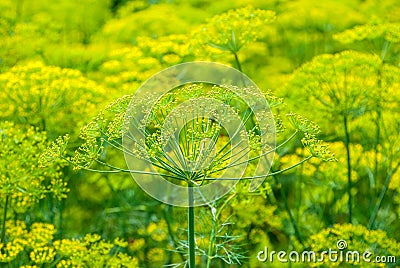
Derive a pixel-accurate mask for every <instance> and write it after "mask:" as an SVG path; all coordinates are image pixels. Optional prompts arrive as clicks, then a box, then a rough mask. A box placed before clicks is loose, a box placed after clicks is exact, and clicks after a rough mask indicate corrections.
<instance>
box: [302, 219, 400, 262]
mask: <svg viewBox="0 0 400 268" xmlns="http://www.w3.org/2000/svg"><path fill="white" fill-rule="evenodd" d="M339 240H345V241H346V243H347V247H346V248H345V249H344V250H345V251H358V252H359V253H360V256H361V254H363V253H364V252H365V251H367V250H368V251H370V252H371V253H372V254H373V255H372V256H378V255H379V256H389V255H390V256H400V244H399V243H398V242H397V241H396V240H394V239H391V238H389V237H388V236H387V234H386V232H385V231H382V230H368V229H367V228H366V227H364V226H362V225H353V224H349V223H347V224H335V225H334V226H333V227H331V228H326V229H323V230H321V231H320V232H319V233H318V234H315V235H312V236H311V237H310V240H309V244H310V246H311V250H313V251H315V252H322V251H324V250H328V249H332V250H338V245H337V243H338V241H339ZM329 264H330V265H331V266H340V265H341V263H340V262H336V263H333V262H332V263H329ZM359 265H361V266H362V267H380V266H382V264H379V263H375V262H364V263H359Z"/></svg>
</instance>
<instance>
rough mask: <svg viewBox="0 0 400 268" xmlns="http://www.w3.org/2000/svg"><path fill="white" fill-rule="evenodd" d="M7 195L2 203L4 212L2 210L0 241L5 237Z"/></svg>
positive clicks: (2, 241)
mask: <svg viewBox="0 0 400 268" xmlns="http://www.w3.org/2000/svg"><path fill="white" fill-rule="evenodd" d="M9 199H10V197H9V195H6V202H5V204H4V212H3V223H2V225H3V226H2V227H1V240H0V243H4V240H5V238H6V220H7V208H8V202H9Z"/></svg>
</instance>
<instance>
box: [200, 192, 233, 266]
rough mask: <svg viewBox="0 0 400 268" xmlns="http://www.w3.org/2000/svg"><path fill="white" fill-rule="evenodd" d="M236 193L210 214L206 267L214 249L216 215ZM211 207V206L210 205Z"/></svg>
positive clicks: (209, 262) (209, 263) (217, 215)
mask: <svg viewBox="0 0 400 268" xmlns="http://www.w3.org/2000/svg"><path fill="white" fill-rule="evenodd" d="M235 195H236V193H233V194H231V195H230V196H229V197H228V198H227V199H226V200H225V202H224V203H223V204H222V205H221V206H220V208H219V209H218V211H217V212H215V214H213V213H211V214H212V216H213V217H212V227H211V233H210V243H209V244H208V253H207V268H210V265H211V261H212V259H213V258H212V255H213V249H214V244H215V237H216V236H215V230H216V228H217V223H218V217H219V215H220V214H221V212H222V210H223V209H224V208H225V206H226V205H227V204H228V203H229V201H231V199H232V198H233V197H234V196H235ZM210 207H211V209H213V207H212V206H211V205H210Z"/></svg>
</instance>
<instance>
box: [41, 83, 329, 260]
mask: <svg viewBox="0 0 400 268" xmlns="http://www.w3.org/2000/svg"><path fill="white" fill-rule="evenodd" d="M240 91H246V89H240V88H236V87H231V86H215V85H211V84H206V83H196V84H188V85H183V86H181V87H178V88H175V89H174V90H172V91H170V92H168V93H167V94H165V95H163V96H162V97H161V98H159V99H157V100H156V101H155V106H154V107H153V109H151V111H150V110H149V109H150V108H151V106H150V107H149V105H148V104H149V102H154V98H155V95H154V94H152V93H148V94H146V97H145V98H143V99H139V100H137V101H136V102H135V103H134V105H135V107H140V109H142V112H144V113H148V115H149V117H148V120H147V121H144V122H136V123H137V124H138V125H137V126H136V127H137V129H139V130H141V131H143V133H144V136H143V140H140V141H137V140H135V139H134V137H132V136H130V137H129V138H130V139H131V140H130V142H129V143H125V144H123V143H122V137H123V135H127V133H128V135H129V132H126V131H127V129H126V127H127V126H126V123H125V122H124V118H126V117H127V113H128V118H129V103H130V102H131V98H132V96H129V95H128V96H124V97H122V98H119V99H117V100H115V101H114V102H112V103H111V104H109V105H108V106H107V107H106V108H105V109H104V110H103V111H102V112H100V113H99V114H98V115H97V116H96V117H94V118H93V120H92V121H91V122H89V123H88V124H87V125H86V126H85V127H84V128H83V129H82V131H81V138H82V139H83V140H84V143H83V144H82V145H81V146H80V147H79V148H78V150H77V151H76V153H75V155H74V156H73V157H70V158H67V160H68V161H70V162H71V163H72V164H73V165H74V166H75V168H76V169H85V170H89V171H96V172H102V173H121V172H126V173H132V174H133V176H135V175H137V174H139V175H143V176H154V175H157V176H161V177H162V178H164V179H165V180H167V181H170V182H171V183H173V184H176V185H179V186H183V187H186V188H187V189H188V192H187V193H188V196H187V197H188V201H186V202H189V203H186V205H185V206H187V207H188V242H187V244H186V243H183V244H181V245H180V246H179V247H178V251H179V250H182V249H186V250H188V253H187V254H188V261H187V263H188V264H189V266H190V267H194V265H195V255H196V254H198V255H200V256H206V258H207V260H206V262H207V266H208V267H210V265H211V263H212V261H213V260H215V259H220V260H223V261H225V262H227V263H238V262H239V263H240V261H239V259H240V257H237V253H236V252H237V251H238V248H237V249H234V248H232V251H226V252H231V254H232V255H229V254H228V256H227V257H225V256H224V255H221V252H220V250H218V248H220V249H222V248H221V245H223V244H226V245H229V244H230V243H231V242H232V241H233V240H234V239H233V240H232V241H231V242H229V238H228V237H226V239H228V241H226V242H223V240H224V239H223V238H219V239H217V237H220V235H218V233H217V226H218V224H221V222H219V215H220V212H221V211H222V210H223V208H224V207H225V206H226V205H228V204H229V201H230V200H231V199H232V198H233V197H234V196H235V194H233V195H229V197H228V198H226V199H223V200H225V201H224V202H223V204H224V205H221V207H215V203H213V202H211V203H210V202H206V203H205V204H207V203H209V204H208V205H207V207H208V208H210V209H211V211H213V219H212V221H213V226H212V229H211V230H212V231H211V238H210V240H209V245H208V250H206V251H201V250H200V249H199V248H198V247H197V246H196V242H195V230H194V219H195V217H194V202H198V201H199V200H198V199H197V201H196V200H195V198H194V193H195V191H197V188H198V187H201V186H204V185H207V184H211V183H212V182H214V181H221V182H224V181H235V182H236V181H238V180H240V179H243V180H245V181H248V182H249V183H248V184H247V185H248V188H250V189H251V187H250V186H251V184H252V183H254V182H257V181H259V180H260V179H264V178H265V177H270V176H274V175H277V174H280V173H282V172H285V171H287V170H289V169H291V168H294V167H296V166H298V165H300V164H302V163H304V162H305V161H308V160H309V159H311V158H313V157H315V158H319V159H321V160H323V161H335V158H334V156H333V154H332V153H331V152H330V151H329V149H328V147H327V146H326V145H325V144H324V143H323V142H322V141H321V140H319V139H317V137H316V135H317V134H318V133H319V128H318V126H317V125H316V124H315V123H313V122H311V121H309V120H307V119H305V118H303V117H302V116H300V115H298V114H296V113H287V114H284V115H282V116H284V117H285V120H281V119H280V116H279V115H278V114H276V116H277V120H276V121H275V123H274V121H271V122H272V123H273V124H274V125H272V126H269V127H270V129H276V131H277V132H279V133H281V132H284V131H285V126H284V125H283V124H284V122H285V123H287V124H291V125H292V130H293V131H292V133H291V134H289V135H288V138H286V139H284V140H283V141H282V142H281V143H280V144H279V145H278V146H277V148H278V149H279V148H282V147H284V146H286V145H287V143H288V142H290V141H291V140H293V139H295V138H299V137H303V138H302V142H303V144H304V146H305V147H306V148H307V149H308V151H309V155H308V156H306V157H305V158H304V159H302V160H300V161H299V162H298V163H295V164H293V165H291V166H289V167H286V168H284V169H282V170H279V171H274V172H272V173H270V174H268V170H264V169H263V170H262V171H263V172H265V173H262V174H260V175H254V170H255V169H256V168H257V163H258V162H259V161H260V158H261V157H264V156H266V155H269V157H270V158H269V159H270V161H272V159H273V157H274V151H275V150H274V148H272V147H270V146H268V144H264V145H263V143H262V142H261V137H262V134H261V133H263V131H264V133H265V131H268V129H264V130H263V131H261V130H260V126H259V125H258V124H257V123H255V122H256V118H255V115H254V114H253V113H252V112H251V110H249V107H248V106H247V105H246V103H245V102H243V99H241V98H240V97H239V96H240V94H237V93H238V92H240ZM204 97H207V98H212V99H215V100H219V101H221V102H222V103H224V105H229V106H230V107H231V108H232V111H234V114H235V115H236V116H237V117H238V118H240V120H241V122H242V123H243V124H242V127H239V128H238V129H235V131H234V133H235V135H237V136H241V137H246V138H247V139H248V143H247V144H246V143H244V145H245V146H243V147H240V146H239V145H237V144H236V146H237V148H239V149H240V150H237V148H234V145H232V144H231V141H230V138H232V137H229V136H228V133H227V132H226V131H227V130H226V129H224V127H222V125H220V124H219V123H218V120H217V119H218V114H215V116H216V117H215V118H212V117H209V116H206V114H203V115H201V114H199V115H198V116H196V117H194V118H193V119H191V120H188V121H187V122H186V123H185V124H183V125H182V126H181V127H182V128H181V129H180V131H178V132H177V130H178V129H177V127H175V128H174V127H172V128H167V129H163V126H164V125H165V123H166V122H168V120H171V119H172V120H173V121H175V123H177V120H178V121H179V119H184V118H182V117H184V116H185V115H187V113H185V112H183V111H182V110H179V109H176V108H177V107H179V105H180V104H182V103H187V102H189V103H191V102H192V103H195V102H194V101H196V100H198V99H201V98H204ZM264 98H266V100H268V101H269V103H270V105H271V106H272V107H278V106H280V105H282V103H283V100H282V99H280V98H277V97H275V96H273V95H272V94H271V92H270V91H267V92H266V93H265V94H264ZM211 108H215V107H211ZM203 109H206V110H207V108H206V107H203ZM276 111H279V110H278V109H276ZM179 116H180V117H181V118H180V117H179ZM267 116H269V117H270V116H272V114H270V115H267ZM183 121H185V120H183ZM177 124H178V123H177ZM178 125H179V124H178ZM175 126H177V125H175ZM174 133H178V135H176V136H175V135H174ZM171 137H172V138H173V140H172V141H170V140H168V138H171ZM174 137H175V138H174ZM168 141H169V142H172V143H170V144H169V145H168V144H167V143H168ZM64 145H65V139H59V140H58V141H57V142H55V143H53V146H54V147H53V148H52V149H50V150H49V152H48V155H47V158H48V159H51V157H55V158H57V157H60V156H62V153H61V152H62V149H55V148H61V147H64ZM110 150H117V151H120V153H125V154H127V153H128V154H129V155H130V156H132V157H134V159H139V160H138V161H137V162H133V164H134V165H133V167H134V168H135V169H133V168H132V165H129V164H128V168H126V167H124V166H118V163H119V162H118V161H117V160H116V159H110V158H107V157H105V155H106V154H107V152H108V151H110ZM235 150H236V151H235ZM51 152H56V153H54V154H52V153H51ZM140 160H142V161H148V162H149V164H150V166H152V167H153V169H152V170H151V169H144V168H143V166H140ZM240 165H244V166H245V168H244V171H242V173H237V174H235V172H238V170H237V168H236V167H237V166H240ZM230 168H233V169H232V170H233V172H231V174H232V176H228V177H226V175H224V172H225V171H226V170H228V169H230ZM239 172H240V171H239ZM240 174H241V175H242V176H240ZM150 181H151V180H150ZM222 185H223V184H222ZM217 187H218V186H217ZM158 190H159V191H163V190H164V191H165V192H164V193H163V194H164V195H166V196H168V195H171V196H173V195H174V192H168V190H167V189H166V188H163V189H161V188H160V189H158ZM215 194H217V196H218V194H219V193H218V191H216V192H215V193H213V194H212V195H211V196H212V197H214V199H215ZM210 200H212V199H210ZM182 204H184V203H182ZM221 239H222V240H221ZM218 241H219V242H218ZM196 251H197V253H196ZM235 256H236V257H235Z"/></svg>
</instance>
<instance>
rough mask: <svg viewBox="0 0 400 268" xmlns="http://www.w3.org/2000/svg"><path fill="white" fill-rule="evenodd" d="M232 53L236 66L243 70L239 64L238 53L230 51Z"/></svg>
mask: <svg viewBox="0 0 400 268" xmlns="http://www.w3.org/2000/svg"><path fill="white" fill-rule="evenodd" d="M232 53H233V56H235V62H236V66H237V68H238V70H239V71H241V72H243V71H242V65H241V64H240V61H239V56H238V54H237V53H236V52H232Z"/></svg>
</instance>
